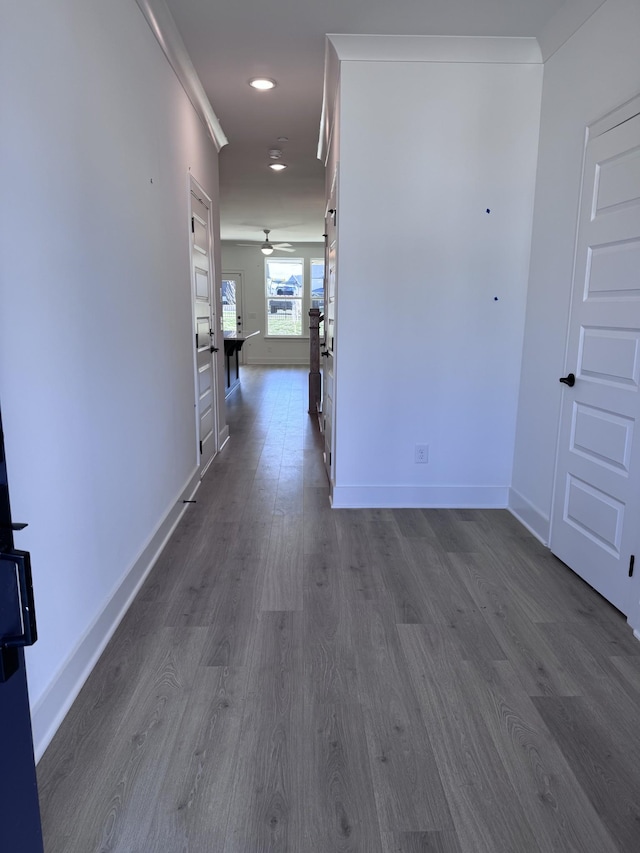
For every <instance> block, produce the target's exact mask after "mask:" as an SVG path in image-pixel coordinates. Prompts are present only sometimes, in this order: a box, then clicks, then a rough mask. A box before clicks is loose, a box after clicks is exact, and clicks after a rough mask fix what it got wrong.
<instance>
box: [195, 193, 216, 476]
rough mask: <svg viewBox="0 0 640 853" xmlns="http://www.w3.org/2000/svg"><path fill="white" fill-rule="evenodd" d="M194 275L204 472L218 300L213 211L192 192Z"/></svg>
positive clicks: (211, 439) (212, 427) (210, 434)
mask: <svg viewBox="0 0 640 853" xmlns="http://www.w3.org/2000/svg"><path fill="white" fill-rule="evenodd" d="M191 235H192V246H191V255H192V272H193V296H194V312H195V313H194V326H195V342H196V376H197V379H196V409H197V426H198V440H199V453H200V466H201V473H202V474H204V472H205V471H206V469H207V467H208V465H209V463H210V462H211V460H212V459H213V457H214V456H215V453H216V451H217V449H218V448H217V421H216V415H217V412H216V377H215V361H214V359H213V353H212V347H214V346H215V344H214V330H215V328H216V327H215V318H214V300H213V286H212V273H211V251H210V250H211V241H210V224H209V208H208V207H207V205H206V204H205V202H204V200H203V199H202V198H200V197H199V196H198V193H197V191H196V190H195V189H194V185H193V184H192V190H191Z"/></svg>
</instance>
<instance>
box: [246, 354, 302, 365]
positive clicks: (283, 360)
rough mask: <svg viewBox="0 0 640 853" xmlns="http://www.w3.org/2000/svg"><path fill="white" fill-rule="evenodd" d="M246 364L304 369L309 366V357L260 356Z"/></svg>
mask: <svg viewBox="0 0 640 853" xmlns="http://www.w3.org/2000/svg"><path fill="white" fill-rule="evenodd" d="M245 364H247V365H254V364H255V365H261V364H264V365H269V364H272V365H282V366H285V367H286V366H287V365H292V366H293V365H295V366H296V367H298V366H300V365H302V366H304V367H308V366H309V356H308V355H307V356H301V357H299V358H291V357H290V356H258V357H257V358H252V359H248V360H247V361H246V362H245Z"/></svg>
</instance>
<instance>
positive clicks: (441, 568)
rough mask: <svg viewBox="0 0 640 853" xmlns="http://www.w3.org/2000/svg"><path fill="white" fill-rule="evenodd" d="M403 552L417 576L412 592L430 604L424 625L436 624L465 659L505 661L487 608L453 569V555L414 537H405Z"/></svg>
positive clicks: (411, 570)
mask: <svg viewBox="0 0 640 853" xmlns="http://www.w3.org/2000/svg"><path fill="white" fill-rule="evenodd" d="M402 552H403V554H404V556H405V557H406V559H407V565H408V570H409V571H410V572H411V575H412V577H413V579H414V584H413V590H414V592H413V595H414V597H415V599H416V600H417V601H420V602H423V603H424V606H428V610H429V612H428V614H427V617H426V618H424V619H422V620H420V621H421V622H422V624H425V623H426V622H427V621H429V622H434V623H435V624H437V625H438V626H439V629H440V630H441V631H442V632H444V633H447V634H449V635H450V637H451V639H452V641H453V642H454V644H455V645H456V646H457V647H458V650H459V652H460V655H461V656H462V657H463V658H464V659H466V660H475V659H479V660H504V659H505V657H506V654H505V651H504V649H503V648H502V646H501V644H500V642H499V640H498V638H497V636H496V633H495V632H494V631H493V630H492V628H491V625H490V624H489V621H488V620H487V618H486V615H485V610H486V608H485V607H483V606H482V605H481V604H478V603H477V602H476V601H475V600H474V598H473V596H472V595H471V594H470V593H469V591H468V589H467V587H466V586H465V584H464V583H463V582H462V580H461V579H460V578H459V576H458V574H457V573H456V572H455V571H452V567H451V565H450V563H449V558H450V555H448V554H446V553H445V552H443V551H442V549H441V548H440V547H439V546H433V545H431V544H430V543H428V542H425V541H424V540H421V539H413V538H409V539H406V540H404V542H403V543H402Z"/></svg>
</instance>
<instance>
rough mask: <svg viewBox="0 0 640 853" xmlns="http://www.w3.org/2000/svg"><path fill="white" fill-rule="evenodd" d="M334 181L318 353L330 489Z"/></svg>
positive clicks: (332, 460) (335, 247) (332, 463)
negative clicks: (321, 339)
mask: <svg viewBox="0 0 640 853" xmlns="http://www.w3.org/2000/svg"><path fill="white" fill-rule="evenodd" d="M335 184H336V182H335V180H334V186H333V189H332V191H331V195H330V197H329V204H328V209H327V214H326V233H327V252H326V260H325V295H324V347H323V349H322V350H321V352H322V359H323V364H322V420H323V432H324V464H325V468H326V470H327V476H328V477H329V483H330V484H331V485H332V486H333V481H334V471H335V451H334V443H335V442H334V429H333V426H334V405H335V331H336V329H335V326H336V263H337V252H338V239H337V230H336V216H337V214H336V194H337V193H336V185H335Z"/></svg>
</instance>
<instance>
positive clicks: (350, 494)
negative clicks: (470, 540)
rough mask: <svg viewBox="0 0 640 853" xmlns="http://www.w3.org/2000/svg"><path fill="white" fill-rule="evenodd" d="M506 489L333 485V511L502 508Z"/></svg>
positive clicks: (505, 500) (504, 487) (501, 487)
mask: <svg viewBox="0 0 640 853" xmlns="http://www.w3.org/2000/svg"><path fill="white" fill-rule="evenodd" d="M508 492H509V489H508V487H507V486H334V487H333V493H332V501H331V505H332V507H333V508H334V509H369V508H371V507H378V508H385V509H408V508H420V509H436V508H437V509H504V508H505V507H506V506H507V497H508Z"/></svg>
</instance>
